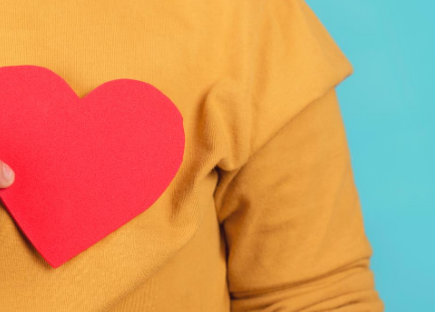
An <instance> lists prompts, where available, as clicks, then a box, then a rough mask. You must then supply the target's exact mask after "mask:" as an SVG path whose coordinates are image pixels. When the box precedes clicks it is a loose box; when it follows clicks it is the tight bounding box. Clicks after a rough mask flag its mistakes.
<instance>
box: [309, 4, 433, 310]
mask: <svg viewBox="0 0 435 312" xmlns="http://www.w3.org/2000/svg"><path fill="white" fill-rule="evenodd" d="M306 2H307V3H308V5H309V6H310V7H311V8H312V9H313V11H314V12H315V13H316V15H317V16H318V17H319V19H320V20H321V21H322V23H323V24H324V25H325V27H326V28H327V29H328V30H329V32H330V34H331V35H332V37H333V38H334V39H335V41H336V42H337V43H338V45H339V46H340V47H341V49H342V50H343V52H344V53H345V54H346V56H347V57H348V58H349V60H350V61H351V62H352V64H353V66H354V73H353V75H352V76H350V77H349V78H347V80H346V81H344V82H343V83H342V84H341V85H340V86H339V87H338V88H337V90H338V96H339V100H340V105H341V110H342V114H343V118H344V122H345V125H346V131H347V136H348V140H349V145H350V149H351V156H352V163H353V168H354V172H355V179H356V183H357V187H358V189H359V194H360V197H361V202H362V206H363V214H364V220H365V227H366V231H367V234H368V236H369V239H370V240H371V243H372V246H373V249H374V255H373V257H372V262H371V267H372V269H373V270H374V272H375V283H376V288H377V290H378V291H379V294H380V296H381V298H382V299H383V300H384V302H385V306H386V312H414V311H416V312H417V311H418V312H420V311H423V312H432V311H435V298H434V296H435V285H434V282H435V269H434V265H435V264H434V256H435V243H434V239H435V224H434V220H435V200H434V197H435V164H434V163H435V101H434V94H433V92H434V91H435V78H434V74H435V1H429V0H427V1H424V0H416V1H403V0H395V1H393V0H364V1H362V0H353V1H349V0H332V1H324V0H307V1H306Z"/></svg>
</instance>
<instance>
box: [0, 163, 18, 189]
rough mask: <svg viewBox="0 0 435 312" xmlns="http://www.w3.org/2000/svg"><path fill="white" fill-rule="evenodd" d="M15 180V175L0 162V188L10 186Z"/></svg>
mask: <svg viewBox="0 0 435 312" xmlns="http://www.w3.org/2000/svg"><path fill="white" fill-rule="evenodd" d="M14 180H15V173H14V171H13V170H12V169H11V167H9V166H8V165H6V164H5V163H4V162H2V161H0V188H5V187H8V186H10V185H11V184H12V183H13V182H14Z"/></svg>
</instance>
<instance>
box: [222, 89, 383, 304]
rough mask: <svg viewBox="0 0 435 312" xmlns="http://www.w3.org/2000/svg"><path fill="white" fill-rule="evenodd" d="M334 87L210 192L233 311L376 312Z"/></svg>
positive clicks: (365, 241)
mask: <svg viewBox="0 0 435 312" xmlns="http://www.w3.org/2000/svg"><path fill="white" fill-rule="evenodd" d="M338 103H339V102H338V100H337V95H336V91H335V89H334V88H333V89H330V90H329V91H327V92H326V93H325V94H324V95H323V96H322V97H321V98H319V99H317V100H315V101H314V102H313V103H311V104H310V105H309V106H307V107H306V108H305V109H304V110H303V111H302V112H300V113H299V114H298V115H297V116H296V117H295V118H293V119H292V120H291V122H289V123H288V124H286V125H285V126H284V127H283V128H282V129H281V130H280V131H279V132H278V133H277V134H276V135H275V136H274V137H273V138H272V139H271V140H270V141H268V143H267V144H266V145H265V146H264V147H262V148H261V149H260V150H259V151H257V152H256V153H255V154H254V155H252V156H251V158H250V159H249V161H248V162H247V163H246V164H245V165H244V166H243V167H242V168H241V169H239V170H236V171H234V172H231V173H221V174H225V175H226V176H225V180H224V182H225V183H226V184H227V185H226V188H225V194H223V193H222V192H221V191H220V192H218V193H217V197H218V198H219V204H220V205H221V209H222V210H221V213H222V214H221V215H220V216H221V224H222V227H223V230H224V233H225V238H226V242H227V246H228V258H227V261H228V282H229V289H230V293H231V298H232V311H235V312H242V311H264V312H266V311H270V312H271V311H288V312H293V311H306V312H308V311H340V312H363V311H366V312H369V311H370V312H381V311H383V309H384V307H383V302H382V301H381V299H380V297H379V295H378V293H377V291H376V290H375V285H374V275H373V272H372V270H371V269H370V266H369V264H370V257H371V255H372V248H371V245H370V243H369V241H368V239H367V236H366V234H365V231H364V224H363V218H362V211H361V205H360V200H359V197H358V191H357V188H356V186H355V183H354V178H353V173H352V165H351V159H350V153H349V148H348V145H347V141H346V133H345V130H344V124H343V121H342V118H341V114H340V108H339V104H338Z"/></svg>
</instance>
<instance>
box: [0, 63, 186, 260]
mask: <svg viewBox="0 0 435 312" xmlns="http://www.w3.org/2000/svg"><path fill="white" fill-rule="evenodd" d="M184 143H185V134H184V128H183V118H182V115H181V114H180V112H179V110H178V109H177V107H176V106H175V105H174V104H173V103H172V101H171V100H170V99H169V98H168V97H167V96H165V95H164V94H163V93H162V92H161V91H159V90H158V89H157V88H155V87H154V86H152V85H151V84H148V83H145V82H142V81H138V80H133V79H117V80H112V81H108V82H106V83H104V84H102V85H100V86H98V87H97V88H96V89H94V90H93V91H91V92H90V93H88V94H87V95H86V96H85V97H83V98H80V97H78V95H77V94H76V93H75V92H74V91H73V90H72V89H71V87H70V86H69V85H68V84H67V83H66V82H65V81H64V80H63V79H62V78H61V77H59V76H58V75H57V74H55V73H54V72H52V71H51V70H49V69H47V68H44V67H39V66H32V65H22V66H8V67H1V68H0V160H2V161H4V162H5V163H7V164H9V165H10V166H11V167H12V169H13V170H14V172H15V174H16V178H15V182H14V184H13V185H12V186H10V187H9V188H6V189H0V197H1V199H2V201H3V203H4V205H5V207H6V209H7V211H8V212H9V213H10V215H11V216H12V218H13V219H14V220H15V222H16V224H17V225H18V226H19V228H20V229H21V230H22V232H23V233H24V234H25V235H26V237H27V238H28V240H29V241H30V242H31V243H32V244H33V246H34V247H35V248H36V250H38V251H39V253H40V254H41V255H42V257H43V258H44V259H45V260H46V261H47V262H48V263H49V264H50V265H51V266H52V267H54V268H56V267H58V266H60V265H61V264H63V263H64V262H66V261H68V260H69V259H71V258H72V257H74V256H76V255H77V254H79V253H81V252H82V251H84V250H86V249H88V248H89V247H90V246H92V245H93V244H95V243H97V242H98V241H100V240H101V239H102V238H104V237H105V236H107V235H108V234H110V233H111V232H113V231H115V230H116V229H118V228H119V227H121V226H122V225H123V224H125V223H126V222H128V221H130V220H131V219H132V218H134V217H135V216H137V215H138V214H140V213H142V212H144V211H145V210H146V209H148V208H149V207H150V206H151V205H152V204H153V203H154V202H155V201H156V200H157V199H158V198H159V197H160V196H161V194H162V193H163V192H164V191H165V189H166V188H167V187H168V186H169V184H170V183H171V181H172V180H173V178H174V177H175V175H176V173H177V172H178V170H179V167H180V166H181V162H182V160H183V154H184ZM149 230H150V231H152V229H149Z"/></svg>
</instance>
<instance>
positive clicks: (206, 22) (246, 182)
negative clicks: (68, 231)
mask: <svg viewBox="0 0 435 312" xmlns="http://www.w3.org/2000/svg"><path fill="white" fill-rule="evenodd" d="M0 10H1V17H0V42H1V48H0V66H10V65H38V66H43V67H47V68H49V69H50V70H52V71H54V72H55V73H57V74H58V75H60V76H61V77H63V78H64V79H65V80H66V81H67V82H68V83H69V84H70V86H71V87H72V88H73V89H74V91H75V92H76V93H77V94H78V95H79V96H80V97H83V96H85V95H86V94H87V93H89V92H90V91H91V90H93V89H94V88H96V87H97V86H99V85H100V84H102V83H104V82H106V81H109V80H113V79H118V78H131V79H137V80H141V81H144V82H148V83H151V84H152V85H154V86H156V87H157V88H158V89H159V90H161V91H162V92H163V93H164V94H165V95H167V96H168V97H169V98H170V99H171V100H172V101H173V102H174V104H175V105H176V106H177V107H178V109H179V110H180V112H181V114H182V115H183V120H184V129H185V133H186V145H185V154H184V160H183V163H182V165H181V167H180V170H179V171H178V173H177V175H176V177H175V178H174V180H173V181H172V183H171V184H170V185H169V187H168V188H167V189H166V191H165V192H164V193H163V194H162V196H161V197H160V198H159V199H158V200H157V201H156V202H155V203H154V204H153V205H152V206H151V207H150V208H149V209H148V210H146V211H145V212H144V213H142V214H140V215H139V216H137V217H136V218H134V219H133V220H131V221H129V222H128V223H126V224H125V225H124V226H122V227H121V228H119V229H118V230H116V231H114V232H112V233H111V234H110V235H108V236H107V237H105V238H104V239H102V240H101V241H99V242H98V243H96V244H95V245H93V246H92V247H90V248H89V249H87V250H85V251H83V252H82V253H80V254H79V255H77V256H76V257H74V258H72V259H71V260H69V261H68V262H66V263H65V264H63V265H62V266H60V267H59V268H57V269H53V268H52V267H51V266H49V265H48V264H47V263H46V262H45V261H44V259H43V258H42V257H41V256H40V254H39V253H38V252H37V251H36V250H35V249H34V248H33V246H32V245H31V244H30V243H29V242H28V241H27V240H26V238H25V237H24V235H23V234H22V233H21V232H20V230H19V228H18V227H17V225H16V224H15V223H14V221H13V219H12V218H11V217H10V216H9V214H8V213H7V211H6V210H5V209H4V207H3V206H0V311H2V312H9V311H19V312H28V311H38V312H39V311H47V312H51V311H68V312H69V311H111V312H115V311H117V312H118V311H119V312H120V311H157V312H163V311H189V312H199V311H201V312H214V311H216V312H226V311H235V312H241V311H258V312H259V311H261V312H272V311H288V312H296V311H304V312H314V311H325V312H326V311H340V312H380V311H383V310H384V306H383V302H382V300H381V299H380V297H379V295H378V293H377V291H376V290H375V284H374V275H373V272H372V271H371V269H370V266H369V261H370V257H371V255H372V252H373V251H372V248H371V245H370V243H369V241H368V239H367V237H366V234H365V231H364V226H363V217H362V213H361V212H362V210H361V205H360V200H359V197H358V192H357V189H356V186H355V182H354V177H353V173H352V167H351V159H350V153H349V148H348V145H347V140H346V133H345V129H344V125H343V121H342V116H341V113H340V108H339V103H338V100H337V95H336V91H335V87H336V86H337V85H338V84H339V83H340V82H341V81H343V80H344V79H345V78H346V77H347V76H349V75H350V74H351V73H352V71H353V69H352V65H351V63H350V62H349V60H348V59H347V58H346V57H345V55H344V54H343V53H342V51H341V50H340V48H339V47H338V46H337V45H336V43H335V42H334V40H333V39H332V37H331V36H330V35H329V34H328V32H327V30H326V29H325V28H324V27H323V25H322V24H321V22H320V21H319V19H318V18H317V17H316V16H315V14H314V13H313V12H312V11H311V9H310V8H309V7H308V6H307V4H306V3H305V2H304V1H303V0H269V1H252V0H249V1H243V0H242V1H234V0H231V1H230V0H221V1H202V0H201V1H196V0H188V1H162V0H126V1H120V0H118V1H113V0H105V1H103V0H94V1H83V0H62V1H59V0H38V1H24V0H2V1H1V9H0ZM1 105H6V104H5V103H1V99H0V113H1ZM0 149H1V142H0ZM42 178H43V177H41V179H42Z"/></svg>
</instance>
